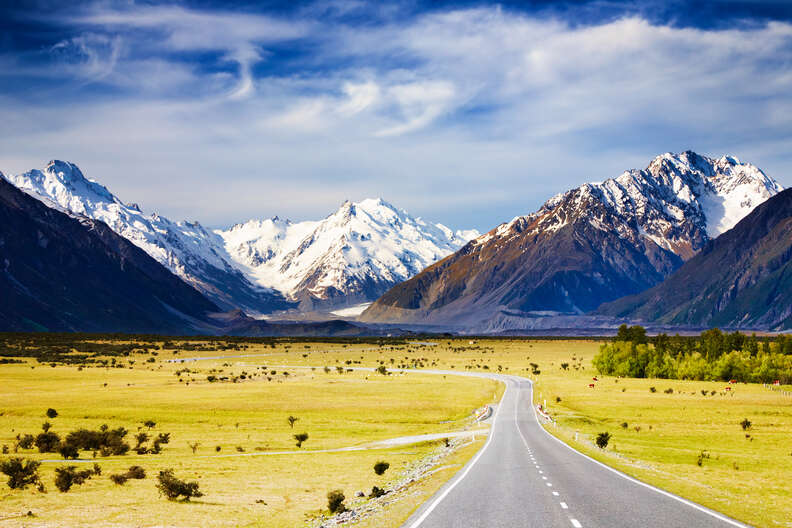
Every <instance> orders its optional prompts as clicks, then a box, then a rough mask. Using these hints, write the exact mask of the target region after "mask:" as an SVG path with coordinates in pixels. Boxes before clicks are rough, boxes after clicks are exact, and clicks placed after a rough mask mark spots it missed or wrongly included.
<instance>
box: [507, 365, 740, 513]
mask: <svg viewBox="0 0 792 528" xmlns="http://www.w3.org/2000/svg"><path fill="white" fill-rule="evenodd" d="M528 383H530V385H531V409H533V412H534V418H535V419H536V423H537V424H538V425H539V429H541V430H542V431H544V433H545V434H546V435H547V436H549V437H550V438H552V439H553V440H555V441H556V442H558V443H559V444H561V445H562V446H564V447H566V448H567V449H569V450H570V451H572V452H574V453H577V454H578V455H580V456H582V457H583V458H586V459H588V460H589V461H591V462H593V463H595V464H597V465H598V466H600V467H602V468H605V469H607V470H608V471H610V472H611V473H614V474H616V475H618V476H620V477H621V478H623V479H625V480H629V481H630V482H633V483H635V484H638V485H639V486H643V487H644V488H647V489H650V490H652V491H655V492H657V493H659V494H660V495H664V496H666V497H668V498H670V499H674V500H675V501H678V502H681V503H682V504H685V505H687V506H690V507H691V508H694V509H696V510H698V511H700V512H702V513H706V514H707V515H709V516H710V517H714V518H716V519H718V520H719V521H723V522H725V523H727V524H730V525H732V526H737V527H739V528H750V527H749V525H747V524H743V523H741V522H739V521H736V520H734V519H730V518H728V517H726V516H725V515H722V514H720V513H718V512H716V511H714V510H710V509H709V508H705V507H704V506H701V505H699V504H696V503H695V502H692V501H689V500H687V499H683V498H682V497H680V496H679V495H674V494H673V493H670V492H668V491H665V490H662V489H660V488H657V487H655V486H652V485H651V484H647V483H646V482H641V481H640V480H638V479H636V478H633V477H631V476H629V475H627V474H626V473H622V472H621V471H619V470H618V469H614V468H612V467H610V466H608V465H606V464H603V463H602V462H600V461H599V460H595V459H593V458H591V457H590V456H588V455H586V454H584V453H581V452H580V451H578V450H577V449H575V448H574V447H572V446H571V445H569V444H567V443H566V442H564V441H563V440H561V439H560V438H556V437H555V436H553V435H552V434H550V431H548V430H547V429H545V428H544V427H543V426H542V422H540V421H539V415H538V414H537V412H536V408H535V407H534V406H533V382H531V381H530V380H529V381H528ZM518 395H519V394H518ZM517 429H518V430H519V429H520V427H519V426H517ZM573 524H574V523H573Z"/></svg>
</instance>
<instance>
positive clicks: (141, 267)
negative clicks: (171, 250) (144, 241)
mask: <svg viewBox="0 0 792 528" xmlns="http://www.w3.org/2000/svg"><path fill="white" fill-rule="evenodd" d="M0 176H2V174H0ZM217 310H218V308H217V306H215V305H214V304H213V303H212V302H210V301H208V300H207V299H206V298H204V297H203V296H202V295H201V294H200V293H199V292H198V291H196V290H195V289H193V288H192V287H190V286H189V285H187V284H185V283H184V282H183V281H181V280H180V279H179V278H178V277H176V276H175V275H173V274H172V273H171V272H170V271H168V270H167V269H165V268H164V267H163V266H162V265H160V264H159V263H158V262H156V261H155V260H154V259H152V258H151V257H150V256H149V255H147V254H146V253H145V252H144V251H142V250H141V249H139V248H138V247H136V246H134V245H133V244H131V243H130V242H129V241H127V240H126V239H124V238H122V237H120V236H118V235H117V234H116V233H115V232H113V230H111V229H110V228H109V227H108V226H107V225H105V224H104V223H102V222H100V221H97V220H92V219H89V218H86V217H80V218H74V217H71V216H69V215H67V214H65V213H63V212H61V211H58V210H55V209H52V208H50V207H47V206H46V205H44V204H43V203H41V202H40V201H39V200H37V199H35V198H33V197H31V196H29V195H27V194H25V193H23V192H22V191H20V190H19V189H16V188H15V187H14V186H12V185H10V184H9V183H8V182H6V181H5V180H4V179H3V178H1V177H0V329H2V330H4V331H9V330H13V331H30V330H49V331H86V332H135V333H149V332H154V333H175V334H183V333H194V332H196V331H198V330H199V328H201V327H202V326H203V323H202V320H203V319H204V318H205V316H206V314H207V313H208V312H215V311H217Z"/></svg>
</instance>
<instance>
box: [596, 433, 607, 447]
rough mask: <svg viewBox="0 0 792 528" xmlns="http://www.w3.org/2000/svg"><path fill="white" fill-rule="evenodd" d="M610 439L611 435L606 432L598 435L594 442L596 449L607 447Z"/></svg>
mask: <svg viewBox="0 0 792 528" xmlns="http://www.w3.org/2000/svg"><path fill="white" fill-rule="evenodd" d="M610 439H611V434H610V433H608V432H605V433H600V434H598V435H597V440H596V442H597V447H599V448H600V449H605V448H606V447H608V442H610Z"/></svg>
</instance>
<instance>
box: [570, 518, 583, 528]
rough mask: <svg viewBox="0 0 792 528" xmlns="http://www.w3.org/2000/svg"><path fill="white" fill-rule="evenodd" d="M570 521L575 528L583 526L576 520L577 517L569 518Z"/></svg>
mask: <svg viewBox="0 0 792 528" xmlns="http://www.w3.org/2000/svg"><path fill="white" fill-rule="evenodd" d="M569 520H570V521H571V522H572V526H574V527H575V528H583V525H582V524H580V523H579V522H578V520H577V519H569Z"/></svg>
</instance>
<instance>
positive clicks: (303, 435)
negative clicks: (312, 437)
mask: <svg viewBox="0 0 792 528" xmlns="http://www.w3.org/2000/svg"><path fill="white" fill-rule="evenodd" d="M294 439H295V440H297V447H299V448H302V445H303V442H305V441H306V440H308V433H299V434H296V435H294Z"/></svg>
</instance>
